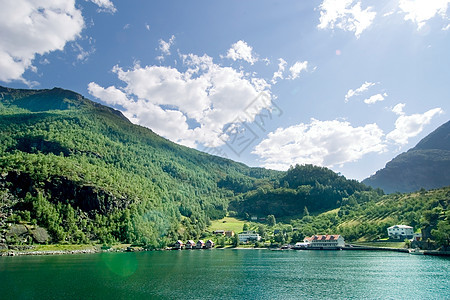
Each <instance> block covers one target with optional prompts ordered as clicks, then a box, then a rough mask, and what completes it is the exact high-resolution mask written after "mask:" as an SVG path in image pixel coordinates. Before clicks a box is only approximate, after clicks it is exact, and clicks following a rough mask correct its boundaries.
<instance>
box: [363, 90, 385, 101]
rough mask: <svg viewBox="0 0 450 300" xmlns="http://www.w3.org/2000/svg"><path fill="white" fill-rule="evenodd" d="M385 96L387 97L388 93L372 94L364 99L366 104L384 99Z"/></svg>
mask: <svg viewBox="0 0 450 300" xmlns="http://www.w3.org/2000/svg"><path fill="white" fill-rule="evenodd" d="M385 97H387V94H386V93H384V94H376V95H373V96H370V97H369V98H367V99H364V103H366V104H373V103H375V102H379V101H383V100H384V98H385Z"/></svg>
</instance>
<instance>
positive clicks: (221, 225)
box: [208, 217, 249, 233]
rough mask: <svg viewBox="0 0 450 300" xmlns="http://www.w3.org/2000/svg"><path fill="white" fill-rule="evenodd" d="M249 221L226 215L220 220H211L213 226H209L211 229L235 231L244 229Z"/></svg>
mask: <svg viewBox="0 0 450 300" xmlns="http://www.w3.org/2000/svg"><path fill="white" fill-rule="evenodd" d="M245 223H249V222H247V221H243V220H238V219H236V218H232V217H225V218H223V219H220V220H215V221H211V226H209V227H208V230H209V231H211V232H212V231H214V230H233V231H234V232H235V233H239V232H241V231H242V227H243V226H244V224H245Z"/></svg>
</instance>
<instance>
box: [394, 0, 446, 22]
mask: <svg viewBox="0 0 450 300" xmlns="http://www.w3.org/2000/svg"><path fill="white" fill-rule="evenodd" d="M449 3H450V0H400V3H399V8H400V10H401V11H402V12H404V13H405V20H406V21H408V20H409V21H412V22H414V23H416V24H417V29H421V28H422V27H423V26H424V25H425V24H426V22H427V21H428V20H430V19H432V18H434V17H435V16H436V15H439V16H441V17H442V18H443V19H447V8H448V5H449Z"/></svg>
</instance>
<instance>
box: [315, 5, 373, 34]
mask: <svg viewBox="0 0 450 300" xmlns="http://www.w3.org/2000/svg"><path fill="white" fill-rule="evenodd" d="M354 2H355V1H353V0H324V1H323V2H322V4H321V5H320V6H319V8H320V19H319V21H320V24H319V25H318V28H319V29H326V28H330V29H334V28H335V27H337V28H340V29H342V30H345V31H352V32H354V33H355V36H356V37H357V38H359V36H360V35H361V33H362V32H363V31H364V30H366V29H367V28H368V27H369V26H370V25H371V24H372V22H373V20H374V19H375V16H376V12H374V11H372V7H370V6H369V7H367V8H366V9H364V10H362V9H361V2H356V3H354Z"/></svg>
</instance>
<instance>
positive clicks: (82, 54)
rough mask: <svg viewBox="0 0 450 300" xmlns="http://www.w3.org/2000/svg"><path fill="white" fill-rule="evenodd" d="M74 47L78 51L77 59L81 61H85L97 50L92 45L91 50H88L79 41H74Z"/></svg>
mask: <svg viewBox="0 0 450 300" xmlns="http://www.w3.org/2000/svg"><path fill="white" fill-rule="evenodd" d="M72 49H73V50H74V51H75V52H76V53H78V54H77V60H78V61H81V62H85V61H86V60H87V59H88V58H89V56H90V55H91V54H92V53H94V52H95V48H94V47H91V49H90V50H88V51H86V50H85V49H84V48H83V47H82V46H81V45H80V44H78V43H76V42H75V43H73V44H72Z"/></svg>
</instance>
